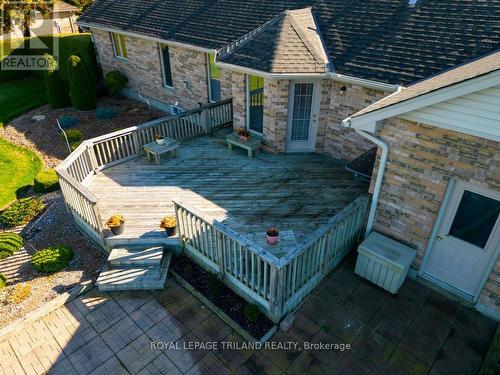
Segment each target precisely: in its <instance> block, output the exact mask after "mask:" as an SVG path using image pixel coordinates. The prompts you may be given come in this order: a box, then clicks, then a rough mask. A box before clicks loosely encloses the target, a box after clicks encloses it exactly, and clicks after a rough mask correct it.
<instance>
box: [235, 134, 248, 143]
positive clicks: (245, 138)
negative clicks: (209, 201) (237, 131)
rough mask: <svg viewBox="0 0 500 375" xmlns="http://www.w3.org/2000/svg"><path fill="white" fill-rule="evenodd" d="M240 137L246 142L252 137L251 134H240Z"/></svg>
mask: <svg viewBox="0 0 500 375" xmlns="http://www.w3.org/2000/svg"><path fill="white" fill-rule="evenodd" d="M238 137H240V140H242V141H244V142H246V141H248V140H249V139H250V136H245V135H239V136H238Z"/></svg>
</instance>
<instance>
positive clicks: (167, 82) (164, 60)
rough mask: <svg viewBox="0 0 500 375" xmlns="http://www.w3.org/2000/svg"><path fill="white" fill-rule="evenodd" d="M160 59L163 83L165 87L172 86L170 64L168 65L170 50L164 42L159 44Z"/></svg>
mask: <svg viewBox="0 0 500 375" xmlns="http://www.w3.org/2000/svg"><path fill="white" fill-rule="evenodd" d="M160 59H161V67H162V71H163V85H164V86H165V87H173V86H174V84H173V81H172V66H171V65H170V51H169V49H168V46H167V45H166V44H160Z"/></svg>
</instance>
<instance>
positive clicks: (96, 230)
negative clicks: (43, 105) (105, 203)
mask: <svg viewBox="0 0 500 375" xmlns="http://www.w3.org/2000/svg"><path fill="white" fill-rule="evenodd" d="M232 119H233V114H232V100H231V99H227V100H223V101H221V102H217V103H210V104H207V105H204V106H201V107H199V108H196V109H192V110H189V111H186V112H182V113H180V114H178V115H173V116H167V117H163V118H160V119H157V120H153V121H150V122H147V123H144V124H141V125H138V126H132V127H129V128H126V129H123V130H119V131H116V132H113V133H109V134H105V135H103V136H100V137H95V138H92V139H89V140H86V141H84V142H82V143H81V144H80V145H79V146H78V147H77V148H76V149H75V150H74V151H73V152H72V153H71V154H70V155H69V156H68V157H67V158H66V159H65V160H64V161H63V162H62V163H61V164H60V165H59V166H58V167H57V168H56V171H57V174H58V176H59V181H60V184H61V191H62V193H63V196H64V200H65V202H66V205H67V207H68V209H69V211H70V212H71V214H72V215H73V217H74V218H75V222H76V224H77V225H78V227H79V228H80V229H81V230H82V231H83V232H84V233H86V234H87V235H88V236H89V237H90V238H91V239H92V240H94V241H95V242H96V243H97V244H98V245H99V246H101V247H103V248H105V243H104V234H103V225H102V221H101V217H100V215H99V209H98V203H99V202H98V200H97V198H96V197H95V196H94V195H93V194H92V193H91V192H90V191H89V190H88V189H87V188H86V187H85V182H86V181H87V180H88V179H89V178H91V177H92V176H93V175H95V173H96V172H97V171H99V170H102V169H104V168H108V167H110V166H112V165H115V164H118V163H122V162H125V161H127V160H129V159H132V158H135V157H137V156H139V155H141V154H142V153H143V145H145V144H147V143H150V142H153V141H154V140H155V136H156V135H157V134H158V135H161V136H163V137H170V138H174V139H177V140H179V141H180V140H184V139H188V138H192V137H195V136H197V135H201V134H208V133H210V132H212V131H213V130H214V129H216V128H218V127H220V126H222V125H225V124H228V123H230V122H231V121H232Z"/></svg>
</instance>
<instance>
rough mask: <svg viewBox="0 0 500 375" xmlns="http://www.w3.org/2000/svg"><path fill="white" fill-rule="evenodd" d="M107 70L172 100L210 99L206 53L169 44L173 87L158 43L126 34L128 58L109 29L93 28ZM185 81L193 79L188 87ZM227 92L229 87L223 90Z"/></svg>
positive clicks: (185, 103)
mask: <svg viewBox="0 0 500 375" xmlns="http://www.w3.org/2000/svg"><path fill="white" fill-rule="evenodd" d="M92 34H93V36H94V40H95V45H96V48H97V54H98V57H99V62H100V64H101V66H102V69H103V73H104V74H106V73H107V72H109V71H110V70H114V69H118V70H120V71H121V72H123V73H124V74H125V75H126V76H127V78H128V79H129V84H128V88H129V89H131V90H134V91H139V92H140V93H141V94H142V95H147V96H149V97H152V98H154V99H157V100H160V101H163V102H165V103H168V104H174V103H175V102H176V101H177V102H179V105H180V106H181V107H183V108H188V109H189V108H194V107H197V106H198V102H202V103H206V102H207V100H208V86H207V67H206V59H205V54H204V53H202V52H198V51H193V50H188V49H184V48H179V47H174V46H169V52H170V61H171V69H172V79H173V89H172V88H166V87H164V85H163V75H162V70H161V69H162V68H161V60H160V53H159V49H158V43H156V42H153V41H149V40H146V39H139V38H133V37H129V36H125V40H126V46H127V53H128V59H127V60H123V59H118V58H116V57H114V54H113V46H112V43H111V38H110V35H109V33H108V32H105V31H101V30H95V29H93V30H92ZM184 81H187V82H189V88H186V86H185V83H184ZM223 92H224V94H225V95H227V92H228V91H227V88H224V90H223Z"/></svg>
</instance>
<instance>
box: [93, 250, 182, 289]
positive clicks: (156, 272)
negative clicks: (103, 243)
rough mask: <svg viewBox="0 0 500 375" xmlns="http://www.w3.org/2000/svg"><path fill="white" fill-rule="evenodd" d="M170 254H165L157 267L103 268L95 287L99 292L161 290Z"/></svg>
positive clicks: (165, 277)
mask: <svg viewBox="0 0 500 375" xmlns="http://www.w3.org/2000/svg"><path fill="white" fill-rule="evenodd" d="M171 257H172V254H171V253H170V252H167V253H165V256H164V258H163V262H162V263H161V266H158V267H124V266H120V267H112V268H110V267H109V266H107V267H105V269H103V271H102V272H101V274H100V275H99V278H98V279H97V282H96V285H97V286H98V288H99V290H100V291H121V290H154V289H163V288H164V287H165V282H166V279H167V272H168V267H169V265H170V259H171Z"/></svg>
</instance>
